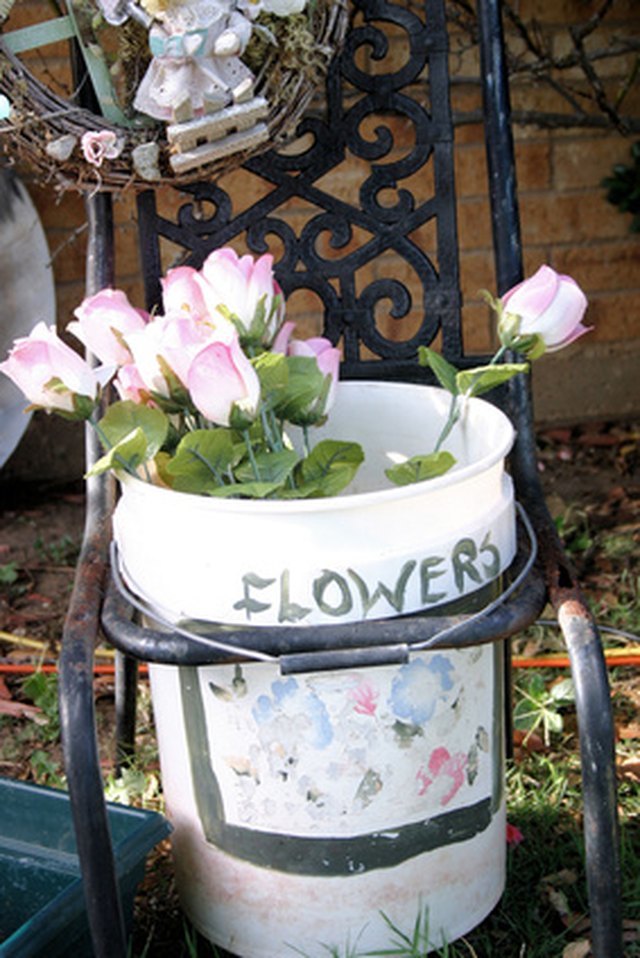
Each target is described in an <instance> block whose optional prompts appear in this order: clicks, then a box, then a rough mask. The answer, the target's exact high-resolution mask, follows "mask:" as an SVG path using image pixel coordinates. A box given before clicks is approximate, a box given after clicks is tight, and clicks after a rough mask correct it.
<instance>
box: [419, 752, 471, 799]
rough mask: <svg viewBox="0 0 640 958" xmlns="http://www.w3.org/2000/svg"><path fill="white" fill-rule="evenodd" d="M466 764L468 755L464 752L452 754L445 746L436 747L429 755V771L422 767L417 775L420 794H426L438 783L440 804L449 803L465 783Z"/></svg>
mask: <svg viewBox="0 0 640 958" xmlns="http://www.w3.org/2000/svg"><path fill="white" fill-rule="evenodd" d="M466 764H467V756H466V755H465V754H464V752H456V754H455V755H450V754H449V750H448V749H446V748H445V747H444V746H440V747H439V748H435V749H434V750H433V752H432V753H431V755H430V756H429V762H428V766H427V769H428V771H425V770H424V769H423V768H421V769H420V770H419V771H418V773H417V775H416V778H417V779H418V781H419V782H420V787H419V789H418V794H419V795H424V793H425V792H426V791H427V789H428V788H431V787H432V786H433V785H434V784H436V783H437V785H438V796H439V801H440V804H441V805H448V803H449V802H450V801H451V799H452V798H453V797H454V795H455V794H456V792H457V791H458V790H459V789H460V788H461V787H462V786H463V785H464V779H465V774H464V770H465V767H466Z"/></svg>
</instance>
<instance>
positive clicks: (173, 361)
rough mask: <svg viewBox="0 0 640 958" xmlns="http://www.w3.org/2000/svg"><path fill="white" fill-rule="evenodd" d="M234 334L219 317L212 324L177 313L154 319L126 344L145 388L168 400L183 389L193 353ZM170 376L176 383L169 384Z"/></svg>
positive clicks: (131, 336)
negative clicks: (177, 390) (181, 387)
mask: <svg viewBox="0 0 640 958" xmlns="http://www.w3.org/2000/svg"><path fill="white" fill-rule="evenodd" d="M234 332H235V331H234V328H233V325H232V324H231V323H230V322H229V321H228V320H225V319H223V317H222V316H220V317H218V320H216V323H215V325H213V324H211V323H207V322H200V321H198V320H197V319H192V318H191V317H190V316H188V315H187V314H186V313H178V314H172V315H170V316H157V317H156V318H155V319H153V320H152V321H151V322H150V323H148V324H147V325H146V326H145V328H144V329H143V330H141V331H139V332H134V333H132V334H130V335H129V336H127V340H126V341H127V345H128V347H129V348H130V350H131V353H132V355H133V361H134V363H135V366H136V367H137V370H138V374H139V376H140V379H141V380H142V382H143V383H144V386H145V388H146V389H147V390H149V391H150V392H155V393H157V394H158V395H159V396H164V397H165V398H168V397H169V396H171V394H172V392H173V391H175V387H176V385H179V384H181V385H182V386H184V387H186V385H187V378H188V373H189V367H190V365H191V361H192V360H193V359H194V357H195V356H196V355H197V353H199V352H200V350H201V349H202V348H203V347H204V346H206V345H207V344H208V343H210V342H216V341H218V340H224V341H225V342H226V341H228V340H229V339H230V337H231V336H232V335H234ZM172 375H173V376H174V377H175V378H176V379H177V380H178V381H179V383H175V382H171V381H170V380H171V376H172Z"/></svg>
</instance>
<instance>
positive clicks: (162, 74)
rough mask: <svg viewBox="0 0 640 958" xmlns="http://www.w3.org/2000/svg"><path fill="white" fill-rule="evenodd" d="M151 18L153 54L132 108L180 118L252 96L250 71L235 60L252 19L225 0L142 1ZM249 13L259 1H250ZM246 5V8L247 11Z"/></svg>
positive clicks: (165, 117) (160, 116) (158, 116)
mask: <svg viewBox="0 0 640 958" xmlns="http://www.w3.org/2000/svg"><path fill="white" fill-rule="evenodd" d="M142 4H143V8H144V9H145V12H147V13H149V14H150V15H151V16H153V18H154V23H153V25H152V27H151V30H150V32H149V47H150V49H151V53H152V55H153V60H152V61H151V63H150V65H149V68H148V70H147V72H146V74H145V76H144V78H143V80H142V83H141V84H140V86H139V88H138V91H137V94H136V97H135V100H134V107H135V109H136V110H139V111H140V112H141V113H146V114H148V115H149V116H153V117H155V118H156V119H159V120H165V121H168V122H181V121H184V120H189V119H192V118H193V117H194V116H198V115H202V114H203V113H209V112H212V111H215V110H218V109H221V108H223V107H225V106H229V105H231V104H232V103H242V102H246V101H247V100H249V99H251V97H252V96H253V74H252V73H251V71H250V70H249V68H248V67H246V66H245V65H244V64H243V63H242V61H241V60H240V54H242V53H243V52H244V49H245V47H246V45H247V43H248V41H249V37H250V36H251V31H252V22H251V19H250V18H249V16H248V15H247V14H245V13H243V12H240V10H239V9H238V8H237V7H236V5H235V4H233V3H230V2H229V0H165V2H163V0H142ZM252 7H255V14H256V15H257V13H258V8H259V4H257V3H256V4H253V5H252ZM249 10H250V8H248V12H249Z"/></svg>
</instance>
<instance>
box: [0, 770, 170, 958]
mask: <svg viewBox="0 0 640 958" xmlns="http://www.w3.org/2000/svg"><path fill="white" fill-rule="evenodd" d="M108 809H109V812H108V814H109V824H110V827H111V834H112V838H113V845H114V851H115V856H116V863H117V869H118V877H119V881H120V891H121V895H122V904H123V909H124V913H125V918H126V920H127V922H128V924H130V922H131V919H132V916H133V899H134V895H135V891H136V887H137V885H138V884H139V882H140V881H141V879H142V877H143V875H144V867H145V860H146V857H147V854H148V853H149V852H150V851H151V849H152V848H153V846H154V845H156V844H157V843H158V842H159V841H161V840H162V839H163V838H164V837H165V836H166V835H168V833H169V831H170V825H169V823H168V822H167V821H166V819H165V818H163V817H162V815H159V814H157V813H156V812H146V811H142V810H140V809H137V808H128V807H126V806H123V805H113V804H110V805H109V806H108ZM92 954H93V952H92V948H91V942H90V937H89V928H88V923H87V916H86V911H85V904H84V895H83V890H82V880H81V878H80V867H79V864H78V856H77V854H76V843H75V834H74V829H73V823H72V818H71V804H70V801H69V795H68V793H67V792H63V791H59V790H57V789H52V788H45V787H43V786H40V785H33V784H30V783H27V782H17V781H12V780H10V779H6V778H0V958H42V956H46V958H56V956H58V955H59V956H66V958H68V956H70V955H73V958H84V956H87V958H90V956H91V955H92Z"/></svg>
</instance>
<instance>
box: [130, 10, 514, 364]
mask: <svg viewBox="0 0 640 958" xmlns="http://www.w3.org/2000/svg"><path fill="white" fill-rule="evenodd" d="M353 10H354V13H353V19H352V24H351V27H350V29H349V31H348V32H347V36H346V41H345V44H344V47H343V50H342V52H341V53H340V55H338V56H337V57H335V59H334V61H333V63H332V65H331V67H330V71H329V74H328V77H327V82H326V99H325V101H324V103H323V104H321V107H320V109H319V110H317V111H315V112H313V111H311V112H310V113H309V114H308V115H307V117H306V118H305V119H304V120H303V122H302V123H301V125H300V127H299V133H300V135H301V137H302V138H303V139H302V140H301V141H300V143H301V147H300V149H299V151H298V152H292V151H291V150H281V151H278V150H273V151H271V152H269V153H266V154H263V155H261V156H258V157H255V158H253V159H251V160H250V161H249V162H248V163H247V164H246V169H247V170H248V171H249V172H250V174H253V175H254V176H257V177H260V178H261V180H262V181H263V182H264V184H265V189H264V190H263V191H262V192H261V193H260V195H259V197H258V198H257V199H256V201H255V202H253V203H252V204H251V205H250V206H248V208H244V209H241V210H240V211H239V212H234V210H235V208H236V205H237V203H238V197H237V196H234V195H233V192H231V191H230V192H227V190H226V189H224V188H223V187H222V186H221V185H220V184H216V183H199V184H196V185H194V186H188V187H185V188H184V192H185V193H186V194H187V196H186V197H185V200H186V202H185V205H184V206H183V207H182V208H181V209H180V210H179V213H178V216H177V219H176V220H173V219H169V218H168V217H166V216H164V215H162V214H161V213H160V212H158V208H157V205H156V202H157V201H156V194H155V192H154V191H152V190H149V191H147V192H144V193H142V194H141V195H140V197H139V208H138V214H139V230H140V242H141V254H142V261H143V272H144V278H145V290H146V296H147V300H148V305H149V307H152V306H153V305H155V304H157V303H158V301H159V299H160V285H159V277H160V275H161V273H162V270H163V266H166V264H165V263H164V262H163V256H162V249H161V246H162V241H163V239H164V240H166V241H169V242H170V243H171V245H172V248H174V247H176V246H177V247H178V248H181V249H183V250H184V255H183V257H182V259H181V260H180V261H181V262H183V263H187V264H188V265H192V266H195V267H199V266H200V265H201V263H202V261H203V260H204V258H205V256H206V255H207V253H209V252H210V251H211V250H212V249H214V248H216V247H220V246H223V245H227V244H229V243H232V242H234V241H236V240H237V239H238V238H240V237H241V238H242V240H243V242H244V243H245V244H246V247H247V248H248V249H249V250H250V251H253V252H254V253H263V252H266V251H267V250H269V249H270V250H272V251H274V252H275V253H276V259H277V267H276V273H277V277H278V280H279V282H280V284H281V286H282V287H283V290H284V292H285V294H286V295H287V296H291V295H292V294H293V296H294V299H295V294H296V292H298V291H301V290H307V291H309V292H310V293H311V299H312V300H313V301H314V302H315V303H316V304H317V312H318V314H322V316H323V324H322V325H323V332H324V334H325V335H327V336H328V337H329V338H330V339H331V340H332V341H333V342H334V343H337V342H340V343H341V345H342V348H343V355H344V364H343V376H344V377H345V378H383V379H406V380H416V379H425V378H428V373H426V372H425V371H424V370H421V369H420V368H419V367H418V366H417V363H416V361H415V357H416V351H417V347H418V345H419V344H424V345H429V344H431V343H432V342H433V341H434V340H435V339H436V338H437V337H439V336H441V340H439V342H440V344H441V347H442V352H443V354H444V355H445V356H446V357H447V358H448V359H449V360H450V361H451V362H453V363H455V364H457V365H459V366H460V365H464V364H465V356H464V350H463V338H462V323H461V296H460V277H459V250H458V239H457V230H456V196H455V187H454V163H453V146H454V131H453V124H452V115H451V108H450V98H449V68H448V60H449V39H448V31H447V22H446V18H445V3H444V2H442V0H425V2H424V4H422V5H419V4H415V5H414V4H412V3H407V2H404V3H402V4H396V3H391V2H387V0H356V2H355V3H354V5H353ZM478 24H479V29H480V44H481V72H482V77H483V80H484V86H485V99H484V103H485V109H484V112H485V127H486V131H487V156H488V166H489V186H490V192H491V200H492V210H493V213H492V216H493V223H494V245H495V249H496V277H497V283H498V291H499V292H500V291H503V290H504V289H505V288H507V287H508V286H509V285H512V284H513V283H515V282H517V281H519V279H520V278H521V261H520V237H519V232H518V218H517V204H516V191H515V175H514V165H513V144H512V141H511V133H510V127H509V111H508V97H507V87H506V78H505V68H504V62H503V57H502V32H501V23H500V9H499V2H498V0H480V2H479V4H478ZM189 194H190V197H191V199H190V200H189V199H188V197H189ZM207 211H212V212H210V215H208V214H207ZM319 331H320V330H318V332H319ZM474 361H477V356H476V357H474Z"/></svg>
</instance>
